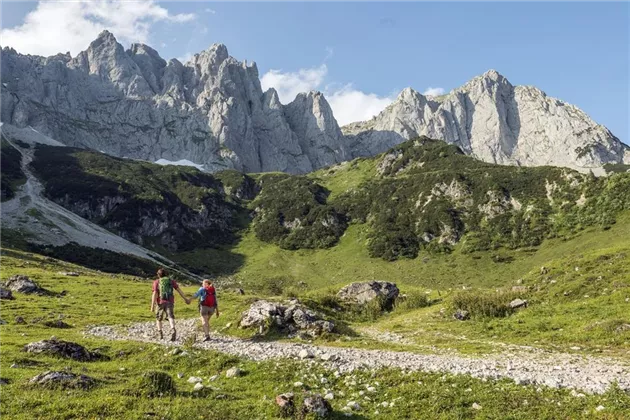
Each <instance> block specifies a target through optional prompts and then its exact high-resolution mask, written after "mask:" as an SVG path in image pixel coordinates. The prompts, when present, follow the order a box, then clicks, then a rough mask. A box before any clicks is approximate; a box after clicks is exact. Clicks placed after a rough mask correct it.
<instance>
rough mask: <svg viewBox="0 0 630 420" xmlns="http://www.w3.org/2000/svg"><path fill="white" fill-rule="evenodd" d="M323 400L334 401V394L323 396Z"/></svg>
mask: <svg viewBox="0 0 630 420" xmlns="http://www.w3.org/2000/svg"><path fill="white" fill-rule="evenodd" d="M324 399H325V400H329V401H330V400H334V399H335V394H333V393H332V392H329V393H327V394H326V395H324Z"/></svg>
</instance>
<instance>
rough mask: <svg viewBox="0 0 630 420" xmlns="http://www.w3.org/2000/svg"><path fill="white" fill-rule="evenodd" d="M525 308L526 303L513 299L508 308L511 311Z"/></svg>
mask: <svg viewBox="0 0 630 420" xmlns="http://www.w3.org/2000/svg"><path fill="white" fill-rule="evenodd" d="M526 306H527V301H526V300H523V299H514V300H513V301H512V302H510V308H512V309H518V308H522V307H526Z"/></svg>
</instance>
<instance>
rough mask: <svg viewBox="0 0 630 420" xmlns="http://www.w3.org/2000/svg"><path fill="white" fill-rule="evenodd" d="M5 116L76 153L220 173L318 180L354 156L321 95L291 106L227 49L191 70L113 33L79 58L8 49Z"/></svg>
mask: <svg viewBox="0 0 630 420" xmlns="http://www.w3.org/2000/svg"><path fill="white" fill-rule="evenodd" d="M1 117H2V121H3V122H5V123H10V124H14V125H17V126H19V127H25V126H32V127H33V128H35V129H37V130H38V131H40V132H42V133H44V134H46V135H48V136H50V137H53V138H55V139H58V140H59V141H61V142H63V143H65V144H67V145H70V146H76V147H86V148H92V149H96V150H100V151H103V152H105V153H108V154H111V155H114V156H123V157H130V158H137V159H145V160H151V161H155V160H158V159H167V160H172V161H177V160H181V159H186V160H189V161H192V162H195V163H198V164H203V165H205V167H206V169H208V170H210V171H214V170H218V169H224V168H236V169H239V170H243V171H247V172H261V171H285V172H289V173H298V172H308V171H311V170H313V169H314V168H317V167H320V166H322V165H329V164H333V163H337V162H340V161H342V160H344V159H347V158H348V156H349V155H348V154H347V153H346V151H345V148H344V146H343V144H344V141H343V136H342V135H341V131H340V129H339V127H338V125H337V122H336V121H335V119H334V117H333V116H332V111H331V109H330V106H329V105H328V104H327V103H326V100H325V99H324V98H323V96H322V95H321V94H319V93H316V92H311V93H307V94H303V95H300V96H299V97H298V98H297V99H296V101H295V102H293V103H291V104H289V105H288V106H286V107H285V106H283V105H282V104H280V101H279V100H278V95H277V93H276V92H275V91H274V90H273V89H271V90H269V91H267V92H265V93H263V92H262V89H261V87H260V81H259V77H258V69H257V67H256V64H255V63H251V64H247V63H246V62H243V63H242V62H239V61H237V60H236V59H234V58H232V57H230V56H229V55H228V51H227V49H226V47H225V46H224V45H221V44H215V45H212V46H211V47H210V48H209V49H208V50H206V51H203V52H201V53H200V54H197V55H195V56H194V57H193V58H192V59H191V60H190V61H189V62H187V63H186V64H182V63H180V62H179V61H178V60H169V61H168V62H167V61H165V60H164V59H162V58H161V57H160V56H159V54H158V53H157V52H156V51H155V50H153V49H152V48H150V47H148V46H146V45H143V44H134V45H132V46H131V48H130V49H129V50H127V51H125V50H124V48H123V47H122V45H120V44H119V43H118V42H117V41H116V39H115V38H114V36H113V35H112V34H111V33H109V32H107V31H104V32H103V33H101V34H100V35H99V37H98V38H97V39H96V40H95V41H93V42H92V43H91V44H90V46H89V47H88V49H87V50H85V51H83V52H81V53H79V54H78V55H77V56H76V57H74V58H72V57H70V56H69V55H67V54H66V55H63V54H59V55H56V56H53V57H48V58H43V57H37V56H30V55H28V56H25V55H21V54H18V53H17V52H16V51H14V50H12V49H9V48H4V49H3V50H2V114H1Z"/></svg>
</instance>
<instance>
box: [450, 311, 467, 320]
mask: <svg viewBox="0 0 630 420" xmlns="http://www.w3.org/2000/svg"><path fill="white" fill-rule="evenodd" d="M453 318H455V319H457V320H459V321H466V320H467V319H469V318H470V313H469V312H468V311H465V310H463V309H458V310H457V311H455V313H454V314H453Z"/></svg>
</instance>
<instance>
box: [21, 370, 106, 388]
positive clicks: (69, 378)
mask: <svg viewBox="0 0 630 420" xmlns="http://www.w3.org/2000/svg"><path fill="white" fill-rule="evenodd" d="M29 383H30V384H31V385H37V386H41V387H45V388H78V389H89V388H91V387H92V386H94V385H95V384H96V381H95V380H94V379H93V378H91V377H89V376H86V375H76V374H74V373H72V372H63V371H61V372H60V371H46V372H43V373H40V374H39V375H37V376H35V377H33V378H32V379H31V380H30V381H29Z"/></svg>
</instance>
